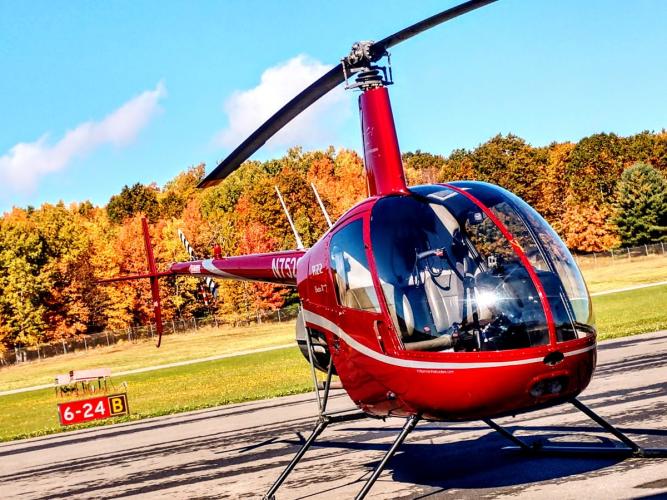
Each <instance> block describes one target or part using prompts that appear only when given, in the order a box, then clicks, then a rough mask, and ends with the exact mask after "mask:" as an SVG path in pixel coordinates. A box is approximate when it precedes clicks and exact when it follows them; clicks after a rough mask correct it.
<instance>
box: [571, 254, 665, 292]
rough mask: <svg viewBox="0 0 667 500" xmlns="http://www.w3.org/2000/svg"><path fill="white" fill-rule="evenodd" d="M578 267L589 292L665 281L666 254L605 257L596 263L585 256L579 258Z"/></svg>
mask: <svg viewBox="0 0 667 500" xmlns="http://www.w3.org/2000/svg"><path fill="white" fill-rule="evenodd" d="M580 268H581V272H582V273H583V275H584V279H585V280H586V284H587V285H588V290H589V291H590V292H591V293H595V292H603V291H605V290H614V289H617V288H626V287H630V286H633V285H642V284H645V283H655V282H659V281H667V256H650V257H639V258H634V259H628V258H625V257H624V258H619V259H617V260H615V261H612V260H611V259H610V258H605V259H604V260H602V259H598V260H597V263H595V262H594V261H593V260H592V259H589V258H587V259H586V260H585V261H584V260H580Z"/></svg>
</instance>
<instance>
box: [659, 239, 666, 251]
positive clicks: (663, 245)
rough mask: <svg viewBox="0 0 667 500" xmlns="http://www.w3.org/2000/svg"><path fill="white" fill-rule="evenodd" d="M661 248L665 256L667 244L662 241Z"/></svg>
mask: <svg viewBox="0 0 667 500" xmlns="http://www.w3.org/2000/svg"><path fill="white" fill-rule="evenodd" d="M660 246H661V247H662V253H663V254H664V253H665V243H664V242H662V241H661V242H660Z"/></svg>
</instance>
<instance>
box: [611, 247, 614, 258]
mask: <svg viewBox="0 0 667 500" xmlns="http://www.w3.org/2000/svg"><path fill="white" fill-rule="evenodd" d="M611 260H614V249H613V248H612V249H611Z"/></svg>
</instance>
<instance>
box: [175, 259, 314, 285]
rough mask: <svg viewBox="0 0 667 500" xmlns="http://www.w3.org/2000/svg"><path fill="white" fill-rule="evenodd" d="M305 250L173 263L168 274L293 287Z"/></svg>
mask: <svg viewBox="0 0 667 500" xmlns="http://www.w3.org/2000/svg"><path fill="white" fill-rule="evenodd" d="M305 253H306V251H305V250H289V251H284V252H272V253H262V254H252V255H239V256H235V257H225V258H222V259H205V260H193V261H190V262H176V263H174V264H172V265H171V268H170V269H169V273H170V274H179V275H193V276H216V277H218V278H223V279H232V280H243V281H263V282H268V283H276V284H279V285H287V286H295V285H296V264H297V262H298V261H299V259H300V258H301V257H302V256H303V255H304V254H305Z"/></svg>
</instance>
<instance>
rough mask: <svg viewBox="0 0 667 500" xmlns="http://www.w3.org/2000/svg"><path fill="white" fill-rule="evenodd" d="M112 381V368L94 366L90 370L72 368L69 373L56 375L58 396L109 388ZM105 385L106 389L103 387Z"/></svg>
mask: <svg viewBox="0 0 667 500" xmlns="http://www.w3.org/2000/svg"><path fill="white" fill-rule="evenodd" d="M109 385H111V387H112V388H113V383H112V382H111V368H92V369H89V370H71V371H70V372H69V373H68V374H63V375H56V379H55V388H56V396H58V395H60V396H64V395H67V394H71V393H76V394H77V395H78V394H79V390H80V391H81V392H83V393H89V392H90V393H92V392H95V391H101V390H104V391H105V392H106V391H107V390H108V386H109ZM103 387H104V389H102V388H103Z"/></svg>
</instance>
